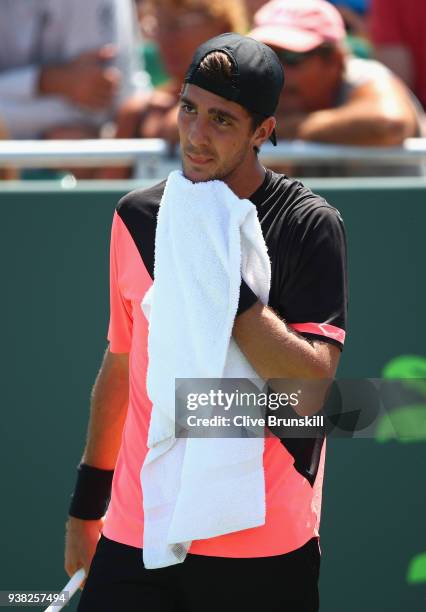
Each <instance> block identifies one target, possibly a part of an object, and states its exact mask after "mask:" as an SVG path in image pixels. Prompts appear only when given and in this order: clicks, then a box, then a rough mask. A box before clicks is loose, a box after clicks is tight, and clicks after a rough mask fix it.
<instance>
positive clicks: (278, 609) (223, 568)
mask: <svg viewBox="0 0 426 612" xmlns="http://www.w3.org/2000/svg"><path fill="white" fill-rule="evenodd" d="M319 569H320V551H319V545H318V538H312V539H311V540H309V541H308V542H307V543H306V544H305V545H304V546H302V547H301V548H298V549H296V550H294V551H292V552H290V553H287V554H285V555H277V556H273V557H256V558H254V557H251V558H248V559H241V558H228V557H207V556H204V555H194V554H188V555H187V557H186V559H185V561H184V562H183V563H180V564H178V565H172V566H170V567H164V568H160V569H154V570H147V569H145V568H144V566H143V561H142V550H141V549H140V548H135V547H133V546H127V545H125V544H120V543H119V542H115V541H114V540H110V539H108V538H106V537H105V536H104V535H101V538H100V540H99V542H98V546H97V548H96V553H95V555H94V557H93V561H92V564H91V566H90V571H89V575H88V577H87V581H86V584H85V587H84V589H83V592H82V594H81V598H80V603H79V606H78V610H77V612H151V611H152V612H210V611H211V612H213V611H215V612H231V611H232V612H236V610H241V611H242V612H317V611H318V610H319V597H318V579H319Z"/></svg>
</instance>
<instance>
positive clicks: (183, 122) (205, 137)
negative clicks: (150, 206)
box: [178, 85, 254, 183]
mask: <svg viewBox="0 0 426 612" xmlns="http://www.w3.org/2000/svg"><path fill="white" fill-rule="evenodd" d="M179 106H180V107H179V114H178V130H179V138H180V145H181V155H182V165H183V172H184V175H185V176H186V178H188V179H189V180H191V181H193V182H195V183H197V182H200V181H209V180H213V179H219V180H223V181H225V182H228V180H229V179H232V178H235V177H236V176H240V175H243V174H244V172H246V171H248V169H249V168H250V167H251V164H252V163H253V156H254V153H253V147H254V134H253V132H252V123H251V118H250V116H249V114H248V113H247V112H246V110H245V109H244V108H243V107H242V106H240V105H239V104H236V103H235V102H230V101H229V100H225V98H222V97H220V96H217V95H216V94H213V93H210V92H209V91H207V90H205V89H201V88H200V87H197V86H196V85H186V86H185V88H184V90H183V92H182V95H181V99H180V103H179Z"/></svg>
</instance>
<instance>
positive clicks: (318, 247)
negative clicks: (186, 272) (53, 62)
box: [65, 34, 347, 612]
mask: <svg viewBox="0 0 426 612" xmlns="http://www.w3.org/2000/svg"><path fill="white" fill-rule="evenodd" d="M283 80H284V79H283V70H282V66H281V63H280V62H279V60H278V58H277V56H276V55H275V53H274V52H273V51H272V50H271V49H270V48H269V47H267V46H265V45H264V44H262V43H260V42H257V41H255V40H253V39H251V38H248V37H244V36H240V35H237V34H224V35H221V36H219V37H216V38H213V39H211V40H209V41H207V42H206V43H204V44H203V45H201V46H200V47H199V48H198V50H197V51H196V53H195V55H194V58H193V61H192V63H191V65H190V67H189V69H188V72H187V74H186V77H185V82H184V84H183V88H182V94H181V100H180V111H179V118H178V125H179V134H180V144H181V155H182V165H183V171H184V174H185V176H186V177H187V178H188V179H189V180H191V181H193V182H198V181H208V180H211V179H220V180H223V181H224V182H225V183H226V184H227V185H228V186H229V187H230V188H231V189H232V190H233V191H234V192H235V194H236V195H237V196H239V197H240V198H249V199H250V200H251V202H252V203H253V204H254V205H255V206H256V209H257V213H258V218H259V221H260V224H261V228H262V232H263V235H264V238H265V242H266V245H267V248H268V253H269V256H270V259H271V267H272V281H271V291H270V301H269V305H268V306H263V305H262V304H261V303H260V302H259V301H258V300H257V297H256V296H255V295H254V294H253V293H252V292H251V290H250V289H249V288H248V286H247V285H246V284H245V283H244V282H243V283H242V285H241V293H240V302H239V307H238V313H237V316H236V319H235V322H234V327H233V336H234V338H235V340H236V341H237V343H238V345H239V346H240V348H241V350H242V351H243V353H244V354H245V356H246V357H247V359H248V360H249V361H250V363H251V364H252V366H253V367H254V369H255V370H256V371H257V372H258V373H259V375H260V376H261V377H262V378H265V379H267V378H327V379H330V378H332V377H333V376H334V374H335V371H336V367H337V365H338V361H339V357H340V354H341V350H342V347H343V343H344V339H345V326H346V307H347V281H346V248H345V233H344V226H343V222H342V219H341V217H340V214H339V212H338V211H337V210H336V209H335V208H333V207H332V206H330V205H329V204H328V203H327V202H326V201H325V200H324V199H323V198H321V197H319V196H317V195H315V194H314V193H312V192H311V191H310V190H309V189H308V188H307V187H305V186H304V185H303V184H302V183H300V182H299V181H297V180H294V179H292V178H288V177H287V176H284V175H280V174H276V173H274V172H272V171H271V170H269V169H266V168H264V167H263V166H262V164H261V163H260V161H259V159H258V152H259V149H260V147H261V146H262V145H263V143H265V142H266V141H267V140H268V139H270V140H272V141H273V142H275V131H274V129H275V124H276V122H275V118H274V112H275V109H276V106H277V103H278V100H279V97H280V93H281V89H282V86H283ZM164 185H165V182H164V181H163V182H162V183H160V184H158V185H155V186H154V187H151V188H148V189H142V190H137V191H134V192H132V193H130V194H128V195H126V196H125V197H124V198H123V199H122V200H121V201H120V202H119V204H118V206H117V209H116V211H115V213H114V218H113V222H112V237H111V251H110V323H109V331H108V340H109V346H108V348H107V350H106V353H105V357H104V360H103V363H102V366H101V369H100V372H99V375H98V377H97V380H96V383H95V386H94V390H93V394H92V404H91V414H90V422H89V428H88V437H87V442H86V447H85V450H84V454H83V457H82V461H81V463H80V465H79V467H78V477H77V483H76V487H75V491H74V494H73V497H72V502H71V507H70V510H69V514H70V516H69V519H68V522H67V535H66V549H65V567H66V570H67V572H68V573H69V574H70V575H71V574H72V573H73V572H75V571H76V570H77V569H78V568H79V567H84V568H85V569H86V571H88V577H87V580H86V583H85V586H84V589H83V592H82V595H81V599H80V604H79V608H78V610H79V612H121V611H123V610H125V611H126V612H141V611H145V610H146V611H151V610H152V611H154V610H155V611H157V610H161V611H163V612H167V611H169V612H172V611H173V612H177V611H182V612H196V611H197V612H199V611H201V610H203V611H210V610H215V611H216V610H222V611H223V612H228V611H229V612H230V611H231V610H234V609H237V608H238V609H241V610H245V611H251V610H253V612H254V611H256V612H258V611H259V610H268V612H278V611H281V612H284V611H285V612H315V611H317V610H318V609H319V594H318V579H319V569H320V556H321V551H320V547H319V524H320V512H321V492H322V483H323V473H324V461H325V435H324V434H322V435H318V436H317V437H315V438H309V439H307V438H283V439H280V438H278V437H269V438H266V440H265V451H264V470H265V481H266V522H265V524H264V525H262V526H260V527H256V528H252V529H246V530H242V531H238V532H233V533H229V534H227V535H224V536H218V537H214V538H209V539H206V540H197V541H193V542H192V545H191V547H190V549H189V553H188V555H187V557H186V559H185V561H184V562H183V563H180V564H177V565H173V566H170V567H165V568H161V569H155V570H149V569H146V568H145V567H144V565H143V560H142V550H141V549H142V547H143V525H144V517H143V505H142V499H143V498H142V491H141V486H140V479H139V474H140V471H141V467H142V464H143V462H144V458H145V455H146V453H147V446H146V440H147V433H148V427H149V422H150V411H151V404H150V401H149V398H148V396H147V390H146V378H145V376H146V370H147V333H148V329H147V322H146V319H145V318H144V315H143V313H142V309H141V306H140V303H141V300H142V298H143V296H144V295H145V293H146V291H147V290H148V288H149V287H150V286H151V284H152V282H153V270H154V238H155V230H156V217H157V212H158V207H159V203H160V200H161V197H162V194H163V190H164ZM111 483H112V490H111ZM110 496H111V499H110V501H109V498H110ZM108 502H109V505H108ZM105 512H106V516H105ZM89 568H90V569H89Z"/></svg>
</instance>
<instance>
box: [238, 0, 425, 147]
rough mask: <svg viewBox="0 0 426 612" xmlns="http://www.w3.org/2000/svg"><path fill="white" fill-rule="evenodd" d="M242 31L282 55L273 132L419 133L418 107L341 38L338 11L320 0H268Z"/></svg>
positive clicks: (385, 141) (384, 141)
mask: <svg viewBox="0 0 426 612" xmlns="http://www.w3.org/2000/svg"><path fill="white" fill-rule="evenodd" d="M255 23H256V28H255V29H254V30H253V31H252V32H251V33H250V35H251V36H253V37H254V38H257V39H258V40H261V41H263V42H265V43H266V44H268V45H270V46H271V47H272V48H273V49H274V50H275V51H276V52H277V54H278V55H279V57H280V59H281V61H282V62H283V65H284V68H285V73H286V84H285V87H284V90H283V94H282V98H281V101H280V105H279V109H278V113H277V120H278V125H277V132H278V137H279V138H286V139H292V138H299V139H304V140H313V141H319V142H331V143H340V144H352V145H383V146H386V145H388V146H391V145H400V144H401V143H402V142H403V141H404V139H405V138H407V137H410V136H417V135H419V133H420V120H421V109H420V105H418V106H416V103H415V99H414V96H412V95H411V94H410V92H409V90H408V89H407V88H406V87H405V86H404V85H403V83H401V82H400V81H399V80H398V79H397V78H396V77H395V76H394V75H393V74H392V73H391V72H390V71H389V70H388V69H387V68H385V67H384V66H383V65H382V64H380V63H378V62H376V61H373V60H366V59H360V58H355V57H353V56H351V55H350V54H348V53H347V52H346V51H345V49H344V46H343V44H342V43H343V41H344V37H345V30H344V24H343V21H342V18H341V16H340V14H339V13H338V11H337V10H336V9H335V8H334V7H333V6H332V5H331V4H329V3H328V2H325V1H324V0H272V2H269V3H268V4H266V5H265V6H264V7H263V8H261V9H260V11H259V12H258V13H257V14H256V17H255Z"/></svg>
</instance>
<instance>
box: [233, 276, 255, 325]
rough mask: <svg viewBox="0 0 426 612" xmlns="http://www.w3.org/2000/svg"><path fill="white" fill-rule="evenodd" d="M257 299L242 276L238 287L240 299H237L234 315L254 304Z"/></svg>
mask: <svg viewBox="0 0 426 612" xmlns="http://www.w3.org/2000/svg"><path fill="white" fill-rule="evenodd" d="M258 299H259V298H258V297H257V295H256V294H255V293H254V291H252V290H251V289H250V287H249V286H248V285H247V283H246V282H245V280H244V279H243V278H242V279H241V287H240V299H239V301H238V309H237V314H236V316H237V317H238V315H240V314H242V313H243V312H245V311H246V310H248V309H249V308H251V306H253V304H255V303H256V302H257V301H258Z"/></svg>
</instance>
